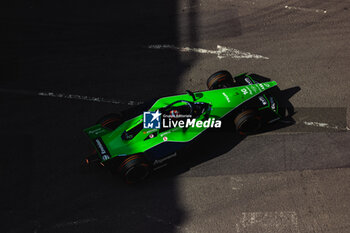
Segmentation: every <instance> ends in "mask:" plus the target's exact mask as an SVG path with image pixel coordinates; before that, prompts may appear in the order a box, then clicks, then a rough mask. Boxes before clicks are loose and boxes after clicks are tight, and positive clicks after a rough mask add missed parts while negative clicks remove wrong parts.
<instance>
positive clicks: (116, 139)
mask: <svg viewBox="0 0 350 233" xmlns="http://www.w3.org/2000/svg"><path fill="white" fill-rule="evenodd" d="M276 85H277V83H276V82H275V81H271V82H265V83H256V84H252V85H246V86H239V87H232V88H224V89H217V90H209V91H201V92H196V93H194V95H195V101H194V99H193V97H192V96H191V95H190V94H181V95H176V96H169V97H164V98H161V99H158V100H157V101H156V102H155V103H154V104H153V106H152V107H151V108H150V109H149V110H148V111H157V109H160V108H164V107H165V106H168V105H169V104H172V103H174V102H175V101H178V100H185V101H189V102H202V103H203V102H204V103H207V104H210V106H211V109H210V112H209V115H206V116H204V114H203V115H201V116H199V117H198V118H197V119H196V121H198V120H204V117H207V118H206V119H208V117H209V118H210V119H212V120H215V119H221V118H222V117H223V116H225V115H226V114H228V113H229V112H231V111H232V110H234V109H235V108H237V107H238V106H240V105H241V104H243V103H244V102H246V101H247V100H250V99H252V98H253V97H255V96H257V95H259V94H261V93H262V92H264V91H266V90H267V89H270V88H272V87H274V86H276ZM179 104H181V103H179ZM139 124H142V125H143V113H142V112H141V113H140V115H139V116H137V117H135V118H132V119H130V120H127V121H125V122H123V123H122V124H121V125H120V126H119V127H118V128H117V129H115V130H113V131H111V130H109V129H106V128H104V127H102V126H101V125H100V124H97V125H94V126H92V127H89V128H87V129H85V130H84V132H85V133H86V134H87V135H88V137H89V138H90V139H91V140H92V141H93V140H94V139H96V138H101V139H102V141H103V143H104V144H105V146H106V148H107V150H108V151H109V154H110V158H108V159H112V158H114V157H116V156H127V155H131V154H136V153H140V152H145V151H147V150H149V149H151V148H153V147H155V146H157V145H160V144H162V143H164V142H189V141H191V140H193V139H194V138H196V137H197V136H198V135H200V134H201V133H202V132H203V131H205V130H206V129H207V128H204V127H202V128H196V129H195V130H194V129H192V130H188V129H187V130H186V129H184V128H179V127H175V128H172V129H169V130H167V131H164V132H160V131H159V129H144V128H143V127H142V129H141V131H140V132H139V133H137V134H136V135H135V136H134V137H133V138H132V139H130V140H123V139H122V137H121V135H122V133H123V132H124V131H128V130H130V129H132V128H134V127H135V126H137V125H139ZM139 127H140V126H139ZM156 132H157V136H155V137H153V138H150V139H147V140H145V138H146V137H148V136H149V135H150V134H155V133H156ZM101 160H102V161H105V160H106V159H102V158H101Z"/></svg>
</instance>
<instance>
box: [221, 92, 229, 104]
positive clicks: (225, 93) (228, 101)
mask: <svg viewBox="0 0 350 233" xmlns="http://www.w3.org/2000/svg"><path fill="white" fill-rule="evenodd" d="M222 94H223V95H224V96H225V98H226V100H227V103H230V102H231V100H230V98H228V96H227V94H226V93H225V92H223V93H222Z"/></svg>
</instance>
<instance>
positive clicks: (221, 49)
mask: <svg viewBox="0 0 350 233" xmlns="http://www.w3.org/2000/svg"><path fill="white" fill-rule="evenodd" d="M147 48H149V49H171V50H178V51H180V52H185V53H188V52H193V53H202V54H215V55H217V57H218V58H219V59H222V58H228V57H229V58H233V59H269V58H268V57H264V56H261V55H258V54H253V53H249V52H243V51H240V50H238V49H234V48H229V47H225V46H221V45H217V46H216V48H217V50H209V49H202V48H190V47H176V46H175V45H168V44H164V45H148V46H147Z"/></svg>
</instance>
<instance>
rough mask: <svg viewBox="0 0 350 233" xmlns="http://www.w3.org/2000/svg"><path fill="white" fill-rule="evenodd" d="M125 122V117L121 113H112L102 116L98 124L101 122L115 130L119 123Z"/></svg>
mask: <svg viewBox="0 0 350 233" xmlns="http://www.w3.org/2000/svg"><path fill="white" fill-rule="evenodd" d="M122 123H123V118H122V115H121V114H116V113H111V114H108V115H105V116H103V117H101V118H100V119H99V120H98V121H97V124H101V125H102V126H103V127H106V128H108V129H110V130H115V129H116V128H118V126H119V125H121V124H122Z"/></svg>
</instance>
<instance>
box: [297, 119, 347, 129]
mask: <svg viewBox="0 0 350 233" xmlns="http://www.w3.org/2000/svg"><path fill="white" fill-rule="evenodd" d="M303 123H304V125H307V126H315V127H321V128H326V129H338V130H349V128H348V127H346V128H342V127H339V126H336V125H335V126H331V125H329V124H328V123H321V122H313V121H304V122H303Z"/></svg>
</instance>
